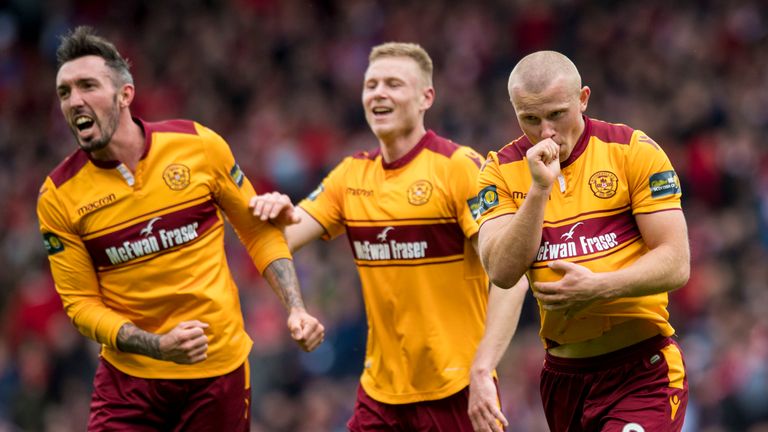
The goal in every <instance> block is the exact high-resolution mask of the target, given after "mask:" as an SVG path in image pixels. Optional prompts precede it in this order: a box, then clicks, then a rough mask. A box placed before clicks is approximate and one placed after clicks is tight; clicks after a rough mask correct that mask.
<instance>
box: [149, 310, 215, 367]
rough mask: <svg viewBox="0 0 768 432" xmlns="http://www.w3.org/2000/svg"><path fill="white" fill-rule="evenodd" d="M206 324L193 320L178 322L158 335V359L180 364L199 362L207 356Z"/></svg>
mask: <svg viewBox="0 0 768 432" xmlns="http://www.w3.org/2000/svg"><path fill="white" fill-rule="evenodd" d="M207 328H208V324H206V323H204V322H200V321H197V320H194V321H184V322H181V323H179V324H178V325H177V326H176V327H174V328H173V329H172V330H171V331H169V332H168V333H166V334H164V335H162V336H160V344H159V345H160V346H159V349H160V359H161V360H167V361H172V362H174V363H180V364H193V363H199V362H201V361H203V360H205V359H206V358H208V336H206V335H205V329H207Z"/></svg>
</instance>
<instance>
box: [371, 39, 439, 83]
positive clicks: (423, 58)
mask: <svg viewBox="0 0 768 432" xmlns="http://www.w3.org/2000/svg"><path fill="white" fill-rule="evenodd" d="M383 57H408V58H410V59H412V60H413V61H415V62H416V64H417V65H418V66H419V69H420V70H421V72H422V75H423V77H424V81H425V82H426V84H427V86H429V87H431V86H432V71H433V70H434V67H433V66H432V58H430V57H429V54H427V51H426V50H425V49H424V48H422V47H421V45H419V44H415V43H409V42H387V43H383V44H381V45H376V46H375V47H373V48H371V54H370V55H369V56H368V63H369V64H370V63H373V62H374V61H375V60H378V59H380V58H383Z"/></svg>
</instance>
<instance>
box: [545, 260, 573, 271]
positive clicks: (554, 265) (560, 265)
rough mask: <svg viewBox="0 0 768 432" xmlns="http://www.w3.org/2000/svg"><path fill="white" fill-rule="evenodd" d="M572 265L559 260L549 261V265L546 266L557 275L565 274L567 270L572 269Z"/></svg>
mask: <svg viewBox="0 0 768 432" xmlns="http://www.w3.org/2000/svg"><path fill="white" fill-rule="evenodd" d="M574 265H575V264H573V263H570V262H568V261H561V260H557V261H550V263H549V264H548V266H549V268H551V269H552V270H554V271H556V272H558V273H565V272H567V271H568V270H569V269H572V268H573V266H574Z"/></svg>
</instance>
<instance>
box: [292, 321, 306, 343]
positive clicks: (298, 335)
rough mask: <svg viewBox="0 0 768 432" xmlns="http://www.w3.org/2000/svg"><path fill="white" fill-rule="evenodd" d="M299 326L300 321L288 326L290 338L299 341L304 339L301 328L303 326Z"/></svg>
mask: <svg viewBox="0 0 768 432" xmlns="http://www.w3.org/2000/svg"><path fill="white" fill-rule="evenodd" d="M301 324H302V323H301V321H299V322H294V323H292V324H291V325H290V330H291V337H292V338H293V339H295V340H299V339H302V338H303V337H304V329H303V328H302V327H303V326H302V325H301Z"/></svg>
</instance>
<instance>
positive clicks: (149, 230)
mask: <svg viewBox="0 0 768 432" xmlns="http://www.w3.org/2000/svg"><path fill="white" fill-rule="evenodd" d="M160 219H162V218H161V217H159V216H158V217H156V218H152V219H151V220H150V221H149V223H148V224H147V226H146V227H144V228H142V229H141V231H139V234H141V235H143V236H144V237H149V236H151V235H152V230H153V229H154V228H153V225H155V222H157V221H159V220H160Z"/></svg>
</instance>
